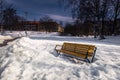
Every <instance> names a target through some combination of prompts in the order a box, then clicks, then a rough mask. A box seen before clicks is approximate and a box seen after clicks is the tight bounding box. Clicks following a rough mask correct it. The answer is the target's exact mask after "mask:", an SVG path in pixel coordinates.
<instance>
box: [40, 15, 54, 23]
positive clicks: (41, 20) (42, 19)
mask: <svg viewBox="0 0 120 80" xmlns="http://www.w3.org/2000/svg"><path fill="white" fill-rule="evenodd" d="M40 22H53V19H52V18H50V17H49V16H43V17H41V18H40Z"/></svg>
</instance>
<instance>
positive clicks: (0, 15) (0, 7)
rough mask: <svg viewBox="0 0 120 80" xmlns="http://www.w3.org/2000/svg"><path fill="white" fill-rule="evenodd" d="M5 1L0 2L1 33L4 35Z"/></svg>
mask: <svg viewBox="0 0 120 80" xmlns="http://www.w3.org/2000/svg"><path fill="white" fill-rule="evenodd" d="M4 4H5V0H0V31H1V33H3V25H2V23H3V10H4Z"/></svg>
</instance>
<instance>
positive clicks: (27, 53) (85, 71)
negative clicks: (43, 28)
mask: <svg viewBox="0 0 120 80" xmlns="http://www.w3.org/2000/svg"><path fill="white" fill-rule="evenodd" d="M119 41H120V36H119V37H112V38H110V37H108V38H107V39H106V40H102V41H99V40H97V39H93V38H92V37H88V38H87V37H65V36H63V37H60V36H52V35H46V36H45V35H43V36H42V35H41V36H38V35H32V36H31V37H30V38H28V37H23V38H21V39H18V40H15V41H14V42H10V43H9V44H8V45H7V46H5V47H1V48H0V80H120V42H119ZM63 42H74V43H82V44H92V45H95V46H96V47H97V51H96V56H95V62H93V63H91V64H89V63H86V62H82V61H80V60H75V62H76V63H75V62H74V61H73V60H71V59H70V58H68V57H66V56H64V55H59V56H58V55H57V53H56V51H55V50H54V48H55V45H56V44H63Z"/></svg>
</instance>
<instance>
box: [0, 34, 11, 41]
mask: <svg viewBox="0 0 120 80" xmlns="http://www.w3.org/2000/svg"><path fill="white" fill-rule="evenodd" d="M5 39H12V37H11V36H3V35H0V40H5Z"/></svg>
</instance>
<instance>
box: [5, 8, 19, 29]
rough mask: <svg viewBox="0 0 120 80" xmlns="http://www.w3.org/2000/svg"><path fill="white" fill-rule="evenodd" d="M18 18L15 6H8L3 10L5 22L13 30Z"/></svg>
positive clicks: (7, 27) (6, 26)
mask: <svg viewBox="0 0 120 80" xmlns="http://www.w3.org/2000/svg"><path fill="white" fill-rule="evenodd" d="M16 20H17V18H16V10H15V9H14V8H13V7H8V8H6V9H5V10H4V11H3V24H4V26H5V28H6V29H10V30H11V31H12V29H13V26H14V24H15V21H16Z"/></svg>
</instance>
